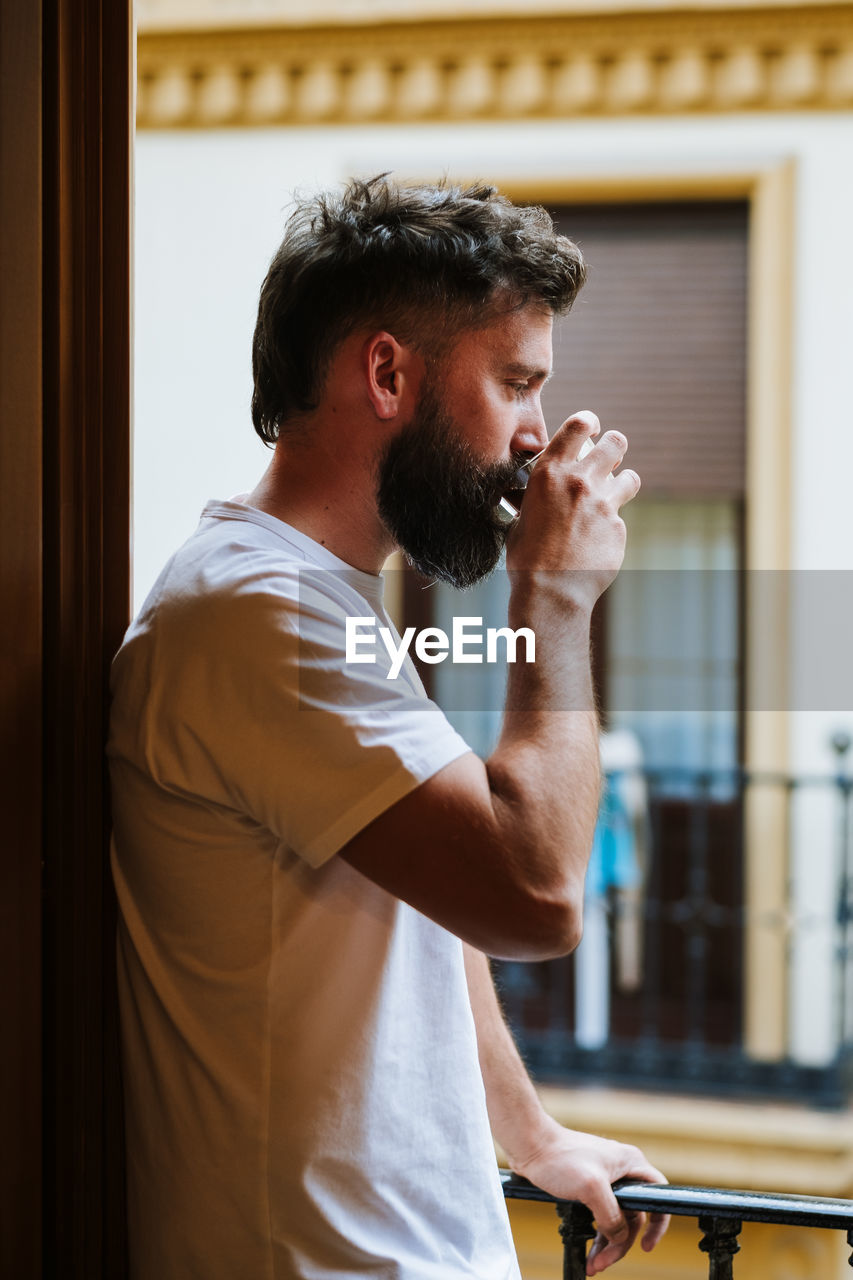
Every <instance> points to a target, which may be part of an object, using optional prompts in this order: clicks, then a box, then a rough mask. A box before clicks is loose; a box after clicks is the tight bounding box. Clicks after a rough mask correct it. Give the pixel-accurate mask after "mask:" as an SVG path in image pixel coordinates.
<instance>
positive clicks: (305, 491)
mask: <svg viewBox="0 0 853 1280" xmlns="http://www.w3.org/2000/svg"><path fill="white" fill-rule="evenodd" d="M248 502H249V504H250V505H251V506H253V507H257V508H258V509H259V510H261V511H266V512H267V513H268V514H269V515H271V516H275V518H276V519H277V520H283V521H285V523H287V524H289V525H292V526H293V528H294V529H298V530H299V531H300V533H304V534H306V535H307V537H309V538H313V540H314V541H315V542H318V543H319V544H320V545H321V546H323V547H326V548H328V550H329V551H331V552H332V554H333V555H336V556H338V558H339V559H341V560H343V561H345V562H346V563H347V564H350V565H352V566H353V568H354V569H361V570H362V571H363V572H365V573H379V571H380V569H381V568H382V565H383V564H384V563H385V561H386V560H387V558H388V556H389V555H390V554H391V552H392V551H393V550H394V544H393V541H392V540H391V538H390V536H389V535H388V533H387V531H386V529H385V528H384V526H383V525H382V523H381V521H380V520H379V516H378V514H377V510H376V481H375V476H374V474H373V468H372V466H368V465H366V464H365V463H364V462H363V461H362V462H361V464H359V460H358V459H353V458H351V457H349V458H348V457H342V456H341V450H340V449H339V450H337V451H334V450H329V449H326V448H324V447H323V446H322V442H321V441H316V442H315V441H312V444H311V446H310V447H306V446H305V445H303V444H302V443H300V444H298V445H294V444H292V443H287V442H286V441H284V440H280V441H279V443H278V444H277V445H276V449H275V453H274V455H273V458H272V461H271V462H270V465H269V467H268V468H267V470H266V472H265V473H264V475H263V476H262V478H261V481H260V483H259V484H258V485H257V486H256V488H255V489H254V490H253V491H252V492H251V493H250V494H249V497H248Z"/></svg>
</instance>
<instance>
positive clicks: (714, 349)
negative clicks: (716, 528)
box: [542, 201, 748, 498]
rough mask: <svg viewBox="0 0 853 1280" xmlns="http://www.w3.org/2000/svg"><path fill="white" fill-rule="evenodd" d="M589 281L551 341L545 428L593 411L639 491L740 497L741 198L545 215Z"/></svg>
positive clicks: (594, 207) (744, 255)
mask: <svg viewBox="0 0 853 1280" xmlns="http://www.w3.org/2000/svg"><path fill="white" fill-rule="evenodd" d="M552 212H553V213H554V216H555V218H556V220H557V224H558V226H559V228H560V230H561V231H563V232H564V233H565V234H566V235H569V236H571V237H572V239H573V240H575V241H577V242H578V244H579V245H580V247H581V249H582V250H583V253H584V256H585V257H586V259H587V263H588V266H589V278H588V283H587V285H586V286H585V288H584V289H583V291H582V292H581V294H580V296H579V297H578V300H577V302H576V303H575V306H574V309H573V310H572V312H571V313H570V314H569V315H568V316H567V317H565V318H563V319H561V320H559V321H558V322H557V324H556V326H555V333H554V367H555V373H554V378H553V380H552V382H551V383H550V384H549V385H548V386H547V387H546V388H545V392H544V394H543V397H542V400H543V405H544V408H545V418H546V421H547V423H548V427H549V429H550V430H553V429H554V428H555V427H556V426H558V425H559V423H560V422H561V421H562V420H563V419H564V418H565V417H567V416H568V414H569V413H572V412H574V411H575V410H577V409H593V410H595V412H596V413H597V414H598V416H599V417H600V418H601V422H602V429H603V430H606V429H607V428H608V427H614V428H618V429H619V430H620V431H623V432H624V433H625V435H626V436H627V437H628V440H629V442H630V449H629V453H628V459H627V461H628V463H629V465H630V466H632V467H633V468H634V469H635V470H636V471H638V472H639V474H640V476H641V477H642V482H643V492H644V493H645V494H655V495H659V496H660V495H672V496H678V497H682V498H684V497H700V496H716V497H722V496H727V497H739V496H741V495H742V494H743V491H744V434H745V431H744V427H745V402H746V280H747V214H748V208H747V204H746V202H745V201H725V202H723V201H721V202H715V201H705V202H701V203H700V202H692V201H691V202H684V203H681V202H679V203H670V202H667V203H655V204H640V205H636V204H634V205H576V206H571V207H561V208H559V209H554V210H552Z"/></svg>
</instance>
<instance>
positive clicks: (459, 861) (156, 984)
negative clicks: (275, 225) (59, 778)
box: [109, 176, 665, 1280]
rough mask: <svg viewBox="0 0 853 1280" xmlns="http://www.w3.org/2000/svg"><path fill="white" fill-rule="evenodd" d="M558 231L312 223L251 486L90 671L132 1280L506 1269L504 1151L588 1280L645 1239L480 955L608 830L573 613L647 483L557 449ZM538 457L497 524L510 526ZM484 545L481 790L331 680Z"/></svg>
mask: <svg viewBox="0 0 853 1280" xmlns="http://www.w3.org/2000/svg"><path fill="white" fill-rule="evenodd" d="M583 277H584V266H583V261H582V258H581V255H580V253H579V251H578V250H577V248H576V246H575V245H574V244H572V242H571V241H569V240H567V239H566V238H564V237H562V236H559V235H557V234H556V233H555V231H554V228H553V225H552V222H551V219H550V218H549V217H548V215H547V214H546V213H545V211H544V210H541V209H535V208H516V207H515V206H513V205H512V204H511V203H510V202H509V201H508V200H506V199H505V198H503V197H501V196H499V195H498V194H497V193H496V192H495V191H494V190H493V189H491V188H485V187H483V188H471V189H468V190H459V189H456V188H453V187H449V186H445V185H438V186H405V185H402V186H401V185H396V184H395V183H393V182H392V181H390V180H389V179H388V178H387V177H385V176H382V177H379V178H376V179H373V180H371V181H368V182H353V183H350V184H349V185H348V186H347V187H346V188H345V189H344V190H343V191H341V192H338V193H333V194H328V195H325V196H322V197H319V198H316V199H312V200H308V201H304V202H303V203H301V204H299V205H298V206H297V208H296V210H295V212H294V213H293V215H292V217H291V218H290V220H289V222H288V225H287V228H286V233H285V237H284V241H283V243H282V245H281V247H280V249H279V250H278V253H277V254H276V256H275V258H274V260H273V262H272V265H271V267H270V270H269V274H268V276H267V278H266V281H265V282H264V285H263V288H262V291H261V298H260V307H259V314H258V322H257V328H256V331H255V339H254V360H253V365H254V379H255V390H254V396H253V400H252V417H253V421H254V425H255V428H256V430H257V431H258V432H259V433H260V435H261V436H262V437H263V438H264V439H265V440H266V441H268V442H269V443H271V444H273V445H274V454H273V457H272V460H271V462H270V465H269V468H268V470H267V472H266V474H265V475H264V476H263V478H262V479H261V481H260V483H259V484H258V486H257V488H256V489H255V490H254V492H253V493H252V494H250V495H247V496H245V497H241V498H238V499H232V500H229V501H221V502H212V503H209V504H208V506H207V507H206V508H205V511H204V513H203V515H202V519H201V523H200V525H199V527H198V529H197V531H196V532H195V534H194V535H193V536H192V537H191V538H190V539H189V541H188V542H187V543H186V544H185V545H184V546H183V547H182V548H181V549H180V550H179V551H178V552H177V553H176V554H175V556H174V557H173V558H172V559H171V561H170V562H169V563H168V564H167V566H166V568H165V569H164V570H163V573H162V574H161V576H160V578H159V580H158V582H157V583H156V585H155V587H154V588H153V590H152V592H151V595H150V596H149V598H148V600H147V601H146V603H145V604H144V606H143V608H142V610H141V612H140V614H139V616H138V618H137V619H136V620H135V622H134V623H133V625H132V626H131V628H130V630H129V632H128V635H127V637H126V639H125V642H124V645H123V646H122V649H121V651H120V653H119V654H118V656H117V658H116V661H115V665H114V704H113V719H112V732H111V737H110V746H109V755H110V763H111V769H112V777H113V795H114V817H115V840H114V855H113V865H114V874H115V882H116V887H117V892H118V898H119V904H120V933H119V970H120V991H121V1002H122V1035H123V1063H124V1081H125V1095H126V1117H127V1150H128V1197H129V1200H128V1209H129V1233H130V1250H131V1273H132V1275H133V1277H135V1280H190V1278H191V1277H198V1278H199V1280H201V1278H203V1280H226V1278H227V1280H238V1278H239V1280H321V1278H322V1280H329V1278H330V1277H344V1276H346V1277H355V1276H362V1277H367V1276H369V1277H388V1278H389V1280H390V1278H391V1277H397V1278H399V1280H463V1277H466V1278H471V1277H477V1278H479V1280H509V1278H510V1277H518V1275H519V1272H518V1266H517V1262H516V1259H515V1253H514V1250H513V1247H512V1240H511V1236H510V1232H509V1226H508V1220H507V1216H506V1211H505V1208H504V1205H503V1201H502V1196H501V1189H500V1183H499V1179H498V1175H497V1169H496V1164H495V1160H494V1148H493V1145H492V1137H491V1134H490V1128H491V1133H493V1134H494V1136H495V1137H496V1138H497V1139H498V1141H499V1142H500V1144H501V1146H502V1147H503V1149H504V1151H505V1152H506V1153H507V1156H508V1158H509V1160H510V1162H511V1164H512V1167H513V1168H514V1169H515V1170H517V1171H519V1172H520V1173H523V1174H525V1175H526V1176H527V1177H529V1178H530V1179H531V1180H532V1181H534V1182H536V1183H537V1184H539V1185H540V1186H541V1187H543V1188H545V1189H546V1190H548V1191H550V1192H552V1193H553V1194H555V1195H557V1196H560V1197H562V1198H567V1199H571V1198H580V1199H583V1200H584V1201H585V1202H586V1203H587V1204H589V1205H590V1207H591V1208H592V1209H593V1211H594V1213H595V1216H596V1219H597V1224H598V1231H599V1234H598V1236H597V1238H596V1240H595V1242H594V1244H593V1247H592V1250H591V1253H590V1258H589V1261H588V1264H587V1265H588V1273H589V1274H594V1273H596V1272H598V1271H601V1270H604V1268H605V1267H607V1266H609V1265H610V1263H612V1262H614V1261H615V1260H616V1259H618V1258H620V1257H621V1256H622V1255H623V1254H624V1252H625V1251H626V1249H627V1248H628V1247H629V1246H630V1245H631V1243H632V1242H633V1240H634V1238H635V1237H636V1235H637V1234H638V1232H639V1231H640V1230H641V1229H644V1235H643V1245H644V1247H645V1248H651V1247H652V1246H653V1245H654V1244H655V1243H656V1241H657V1240H658V1238H659V1237H660V1234H661V1233H662V1231H663V1229H664V1225H665V1224H664V1222H663V1220H661V1219H654V1220H653V1221H651V1222H650V1223H648V1224H644V1223H643V1222H642V1220H641V1218H640V1217H638V1216H635V1217H633V1218H632V1219H631V1221H630V1222H628V1221H626V1219H625V1218H624V1217H623V1215H622V1214H621V1212H620V1210H619V1207H618V1204H617V1202H616V1199H615V1197H614V1195H613V1193H612V1190H611V1183H612V1182H613V1181H615V1180H616V1179H617V1178H620V1177H624V1176H628V1177H631V1178H639V1179H647V1180H650V1181H661V1180H662V1175H661V1174H659V1173H658V1172H657V1170H655V1169H654V1168H653V1167H652V1166H651V1165H649V1164H648V1162H647V1161H646V1160H645V1158H644V1157H643V1155H642V1154H641V1153H640V1152H639V1151H637V1150H636V1149H635V1148H632V1147H627V1146H623V1145H621V1144H619V1143H615V1142H610V1141H605V1140H603V1139H600V1138H595V1137H591V1136H588V1135H584V1134H579V1133H575V1132H572V1131H569V1130H567V1129H564V1128H562V1127H561V1126H559V1125H558V1124H556V1123H555V1122H554V1121H553V1120H551V1119H550V1118H549V1117H548V1116H547V1115H546V1114H545V1113H544V1111H543V1110H542V1107H541V1106H540V1104H539V1101H538V1098H537V1095H536V1092H535V1090H534V1088H533V1085H532V1083H531V1081H530V1079H529V1077H528V1076H527V1074H526V1072H525V1070H524V1068H523V1066H522V1064H521V1061H520V1059H519V1057H518V1054H517V1052H516V1050H515V1048H514V1045H513V1043H512V1041H511V1038H510V1036H509V1033H508V1031H507V1029H506V1027H505V1025H504V1022H503V1019H502V1017H501V1014H500V1010H499V1006H498V1003H497V999H496V996H495V992H494V988H493V985H492V980H491V976H490V972H489V967H488V961H487V959H486V957H487V956H498V957H510V958H516V959H524V960H536V959H544V958H548V957H553V956H558V955H563V954H565V953H566V952H568V951H570V950H571V949H572V947H574V946H575V945H576V943H577V941H578V939H579V937H580V931H581V904H582V897H583V880H584V871H585V867H586V862H587V857H588V854H589V849H590V844H591V840H592V834H593V829H594V825H595V819H596V813H597V806H598V790H599V776H598V733H597V723H596V715H595V710H594V704H593V694H592V688H591V680H590V670H589V656H588V655H589V624H590V614H591V611H592V608H593V605H594V604H595V601H596V599H597V598H598V596H599V595H600V593H601V592H602V591H603V590H604V589H605V587H606V586H607V585H608V584H609V582H610V581H611V580H612V578H613V577H614V575H615V574H616V572H617V571H618V568H619V565H620V563H621V560H622V556H623V551H624V539H625V529H624V525H623V523H622V521H621V519H620V516H619V509H620V507H621V506H622V505H623V504H624V503H625V502H626V501H628V500H629V499H630V498H632V497H633V496H634V495H635V493H636V492H637V489H638V487H639V480H638V477H637V476H636V475H635V474H634V473H633V472H631V471H630V470H625V469H623V470H620V471H619V472H618V474H615V472H616V469H617V468H618V467H619V465H620V463H621V461H622V458H623V455H624V453H625V449H626V441H625V439H624V438H623V437H622V436H620V435H619V434H617V433H615V432H608V433H606V434H605V435H604V436H602V438H601V440H600V442H599V443H598V444H597V446H596V447H595V448H594V449H592V450H591V451H590V452H589V453H588V455H587V456H585V457H583V458H581V459H580V460H579V454H581V452H582V450H583V447H584V445H585V443H586V442H587V441H588V440H589V439H590V437H592V436H594V435H597V433H598V423H597V420H596V419H595V417H594V415H592V414H590V413H579V414H576V415H574V416H573V417H572V418H569V419H568V421H566V422H565V423H564V424H563V425H562V426H561V427H560V428H559V430H557V431H556V433H555V434H554V436H553V439H552V440H551V441H550V444H549V443H548V435H547V432H546V428H545V423H544V421H543V417H542V411H541V407H540V392H541V389H542V386H543V384H544V382H545V381H546V379H547V378H548V376H549V374H550V370H551V329H552V323H553V317H554V315H555V314H559V313H561V312H564V311H566V310H567V309H568V307H569V306H570V305H571V303H572V301H573V299H574V297H575V295H576V293H577V291H578V289H579V288H580V286H581V284H582V283H583ZM546 445H547V449H546V451H545V453H544V455H543V457H542V459H541V460H540V461H539V463H538V465H537V467H536V470H535V471H534V472H533V475H532V479H531V481H530V485H529V489H528V492H527V496H526V498H525V500H524V506H523V509H522V511H521V515H520V518H519V519H518V520H517V521H516V522H515V523H514V525H513V526H512V527H511V528H510V531H509V533H508V535H507V525H506V524H505V523H504V522H503V521H502V520H501V517H500V514H499V512H498V507H499V505H500V502H501V499H502V498H503V497H504V495H505V494H506V492H507V491H508V490H509V489H510V488H512V487H513V486H514V485H515V484H516V483H517V481H516V473H517V471H518V468H519V465H520V464H521V463H523V462H524V461H525V459H528V458H530V457H531V456H532V455H534V454H536V453H538V452H540V451H541V450H543V449H545V446H546ZM504 542H505V543H506V563H507V568H508V571H509V573H510V577H511V581H512V592H511V600H510V606H509V622H510V625H511V626H512V627H514V628H517V627H521V626H524V627H527V628H530V629H531V630H532V631H533V632H534V634H535V637H536V650H535V653H536V660H535V663H533V664H530V665H525V664H521V663H518V664H516V665H515V666H514V667H512V668H511V672H510V677H509V686H508V694H507V703H506V711H505V719H504V725H503V730H502V733H501V737H500V740H499V742H498V745H497V747H496V749H495V751H494V752H493V754H492V755H491V756H489V758H488V759H487V760H485V761H483V760H481V759H479V758H478V757H476V756H475V755H474V754H473V753H472V752H471V751H470V750H469V749H468V747H467V745H466V743H465V742H464V741H463V740H462V739H461V738H460V737H459V736H458V735H457V734H456V733H455V732H454V730H453V729H452V728H451V726H450V724H449V723H448V722H447V720H446V719H445V717H444V715H443V714H442V712H441V711H440V710H439V709H438V708H437V707H436V706H435V705H434V704H433V703H431V702H430V701H429V700H428V699H427V698H426V695H425V693H424V690H423V686H422V685H421V684H420V681H419V680H418V677H417V674H416V672H415V670H414V668H413V666H412V664H411V663H410V662H407V663H406V664H404V666H403V667H402V669H401V670H400V672H399V675H398V676H397V678H396V679H393V680H389V679H387V678H386V677H387V676H388V674H389V672H388V670H387V669H383V667H382V666H381V665H379V664H376V665H365V664H356V663H353V662H350V663H348V662H347V660H346V653H345V644H344V634H345V622H346V619H347V618H356V617H361V618H364V617H365V616H366V617H370V618H374V617H375V619H377V620H378V621H379V622H380V623H381V624H382V625H383V626H386V627H389V628H390V627H391V626H392V624H391V621H390V619H389V618H388V616H387V614H386V612H385V610H384V607H383V603H382V586H383V582H382V577H381V574H380V571H381V569H382V566H383V563H384V562H385V560H386V559H387V557H388V556H389V554H390V553H391V552H392V551H394V550H395V549H397V548H399V549H401V550H402V551H403V553H404V554H405V555H406V556H407V557H408V558H409V560H410V561H411V563H412V564H414V565H415V566H416V567H417V568H418V569H419V570H420V571H421V572H423V573H428V574H430V575H432V576H434V577H436V578H441V579H444V580H446V581H448V582H452V583H454V584H456V585H461V586H464V585H468V584H470V583H473V582H475V581H477V580H478V579H479V578H481V577H482V576H484V575H485V574H487V573H488V572H489V571H490V570H491V569H492V568H493V567H494V566H495V564H496V563H497V560H498V557H499V555H500V553H501V550H502V548H503V546H504Z"/></svg>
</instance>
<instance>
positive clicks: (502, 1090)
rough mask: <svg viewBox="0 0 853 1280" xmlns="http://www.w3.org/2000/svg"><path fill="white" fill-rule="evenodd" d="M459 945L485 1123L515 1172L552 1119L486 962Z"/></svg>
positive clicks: (537, 1147)
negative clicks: (486, 1117) (486, 1116)
mask: <svg viewBox="0 0 853 1280" xmlns="http://www.w3.org/2000/svg"><path fill="white" fill-rule="evenodd" d="M463 945H464V948H465V974H466V977H467V979H468V992H469V996H470V999H471V1008H472V1011H473V1014H474V1024H475V1026H476V1029H477V1050H478V1053H479V1059H480V1070H481V1072H482V1075H483V1085H484V1087H485V1091H486V1105H487V1107H488V1111H489V1124H490V1125H491V1129H492V1135H493V1136H494V1138H495V1139H496V1140H497V1142H498V1143H499V1144H500V1146H501V1147H502V1148H503V1151H504V1152H505V1153H506V1157H507V1159H508V1160H509V1163H510V1165H511V1166H512V1167H513V1168H520V1166H521V1165H523V1164H525V1163H526V1162H527V1160H528V1159H530V1158H531V1157H532V1156H533V1154H534V1153H535V1152H536V1151H537V1150H538V1149H539V1147H540V1146H541V1145H542V1143H543V1142H544V1141H545V1139H546V1137H547V1135H548V1133H549V1131H551V1130H552V1129H553V1128H554V1126H555V1125H556V1121H554V1120H552V1119H551V1118H550V1117H549V1116H548V1115H547V1114H546V1112H545V1111H544V1109H543V1107H542V1104H541V1103H540V1101H539V1097H538V1095H537V1093H536V1089H535V1088H534V1085H533V1081H532V1080H531V1079H530V1076H529V1075H528V1072H527V1069H526V1067H525V1066H524V1063H523V1062H522V1060H521V1055H520V1054H519V1052H518V1049H517V1048H516V1045H515V1041H514V1040H513V1038H512V1035H511V1034H510V1031H509V1028H508V1027H507V1025H506V1022H505V1020H504V1016H503V1013H502V1012H501V1008H500V1003H499V1001H498V997H497V992H496V991H495V984H494V982H493V980H492V975H491V970H490V968H489V961H488V960H487V958H486V957H485V956H484V955H483V954H482V952H480V951H476V950H475V949H474V948H473V947H470V946H468V944H467V943H465V944H463Z"/></svg>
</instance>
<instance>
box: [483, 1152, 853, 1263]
mask: <svg viewBox="0 0 853 1280" xmlns="http://www.w3.org/2000/svg"><path fill="white" fill-rule="evenodd" d="M501 1178H502V1180H503V1189H504V1196H505V1197H506V1198H507V1199H508V1200H542V1201H545V1202H547V1203H550V1204H553V1205H556V1208H557V1215H558V1219H559V1231H560V1236H561V1237H562V1241H563V1280H584V1277H585V1275H586V1253H587V1245H588V1243H589V1241H590V1240H592V1239H593V1237H594V1236H595V1228H594V1226H593V1219H592V1214H591V1213H590V1211H589V1209H587V1207H586V1206H585V1205H583V1204H580V1203H579V1202H578V1201H574V1200H557V1199H555V1197H554V1196H551V1195H548V1193H547V1192H545V1191H540V1190H539V1188H538V1187H535V1186H533V1184H532V1183H530V1182H528V1181H527V1179H526V1178H520V1177H519V1176H518V1175H517V1174H514V1173H510V1172H508V1171H505V1170H502V1171H501ZM614 1190H615V1193H616V1199H617V1200H618V1201H619V1204H620V1205H621V1207H622V1208H623V1209H626V1210H631V1209H639V1210H645V1211H647V1212H650V1213H671V1214H675V1215H677V1216H681V1217H688V1218H696V1219H697V1221H698V1224H699V1231H700V1232H701V1233H702V1234H701V1238H700V1239H699V1240H698V1242H697V1247H698V1248H699V1249H700V1250H701V1251H702V1252H703V1253H707V1254H708V1277H709V1280H733V1275H734V1261H733V1260H734V1255H735V1254H736V1253H738V1251H739V1250H740V1245H739V1244H738V1235H739V1234H740V1230H741V1226H742V1224H743V1223H744V1222H769V1223H779V1224H785V1225H787V1226H796V1227H826V1228H830V1229H833V1230H836V1231H846V1232H847V1243H848V1245H849V1246H850V1249H851V1250H852V1251H853V1200H828V1199H823V1198H821V1197H818V1196H795V1195H785V1194H782V1193H777V1192H772V1191H771V1192H767V1191H723V1190H716V1189H712V1188H706V1187H679V1186H657V1185H652V1184H649V1183H642V1182H625V1183H621V1184H619V1183H617V1185H616V1187H615V1188H614ZM850 1266H851V1267H853V1252H851V1257H850ZM815 1280H818V1277H815Z"/></svg>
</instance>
